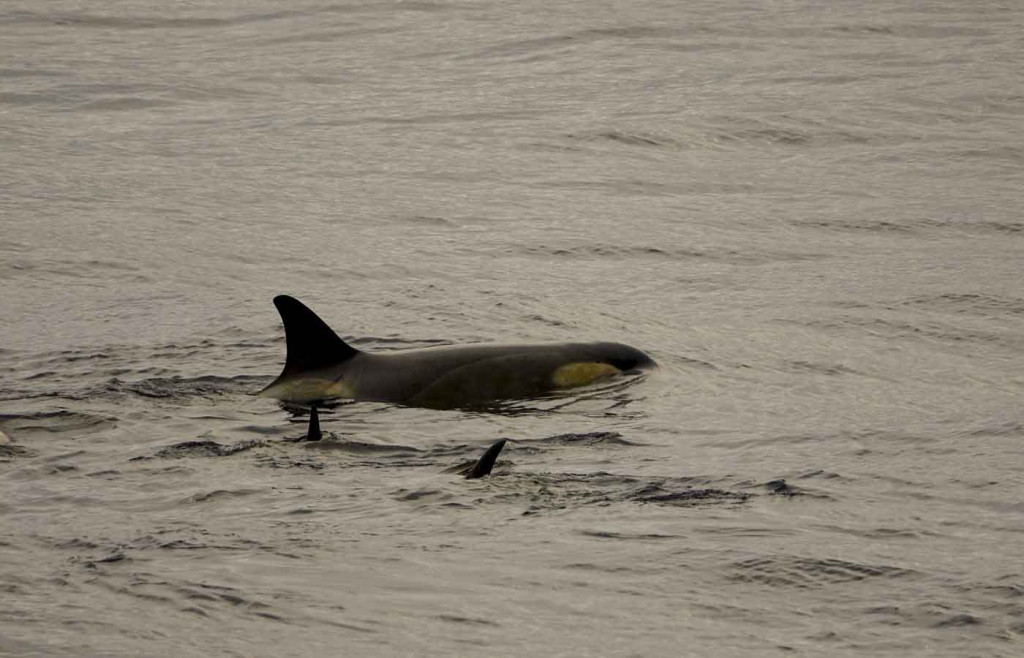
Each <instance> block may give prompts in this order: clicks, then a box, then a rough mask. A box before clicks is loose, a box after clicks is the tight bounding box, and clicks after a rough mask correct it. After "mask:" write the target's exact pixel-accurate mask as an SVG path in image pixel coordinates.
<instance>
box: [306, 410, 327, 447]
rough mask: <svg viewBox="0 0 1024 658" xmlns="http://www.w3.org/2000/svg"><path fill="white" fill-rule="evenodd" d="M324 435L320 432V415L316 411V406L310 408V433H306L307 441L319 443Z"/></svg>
mask: <svg viewBox="0 0 1024 658" xmlns="http://www.w3.org/2000/svg"><path fill="white" fill-rule="evenodd" d="M323 437H324V435H323V434H322V433H321V432H320V415H319V414H318V413H317V411H316V405H313V406H311V407H310V408H309V431H308V432H306V440H307V441H319V440H320V439H322V438H323Z"/></svg>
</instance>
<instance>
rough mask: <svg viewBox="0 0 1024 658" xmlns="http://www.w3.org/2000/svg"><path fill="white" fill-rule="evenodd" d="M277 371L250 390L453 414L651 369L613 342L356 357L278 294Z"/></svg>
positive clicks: (639, 355)
mask: <svg viewBox="0 0 1024 658" xmlns="http://www.w3.org/2000/svg"><path fill="white" fill-rule="evenodd" d="M274 305H275V306H276V307H277V310H278V312H279V313H280V314H281V320H282V322H283V323H284V333H285V344H286V346H287V350H288V353H287V356H286V358H285V365H284V370H282V372H281V374H280V376H278V378H277V379H275V380H274V381H273V382H272V383H271V384H270V385H269V386H267V387H266V388H264V389H263V390H262V391H260V392H259V393H257V395H261V396H263V397H269V398H275V399H278V400H282V401H285V402H291V403H299V404H309V403H316V402H320V401H323V400H330V399H335V398H350V399H354V400H373V401H377V402H391V403H394V404H401V405H406V406H412V407H426V408H430V409H456V408H466V407H474V406H481V405H485V404H487V403H490V402H495V401H498V400H509V399H518V398H529V397H535V396H538V395H543V394H545V393H548V392H550V391H553V390H556V389H560V388H569V387H573V386H585V385H587V384H592V383H594V382H596V381H599V380H602V379H605V378H608V377H611V376H614V375H617V374H620V373H624V372H627V373H628V372H634V371H638V370H644V369H648V368H654V367H655V366H656V365H657V364H655V362H654V360H653V359H651V357H649V356H647V355H646V354H644V353H643V352H641V351H640V350H638V349H636V348H634V347H630V346H628V345H622V344H620V343H555V344H549V345H492V344H482V345H459V346H450V347H428V348H424V349H412V350H400V351H395V352H388V353H372V352H363V351H360V350H357V349H355V348H354V347H352V346H350V345H348V344H347V343H346V342H345V341H343V340H342V339H341V338H339V337H338V335H337V334H336V333H334V331H333V330H332V329H331V328H330V327H328V326H327V324H326V323H325V322H324V321H323V320H321V319H320V318H319V317H317V315H316V313H314V312H313V311H311V310H309V308H307V307H306V306H305V305H304V304H302V302H300V301H299V300H297V299H295V298H294V297H289V296H288V295H279V296H277V297H275V298H274Z"/></svg>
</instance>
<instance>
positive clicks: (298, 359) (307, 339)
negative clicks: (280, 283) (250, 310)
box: [274, 295, 359, 377]
mask: <svg viewBox="0 0 1024 658" xmlns="http://www.w3.org/2000/svg"><path fill="white" fill-rule="evenodd" d="M274 306H276V307H277V312H278V313H280V314H281V321H282V322H283V323H284V339H285V344H286V345H287V347H288V356H287V357H286V358H285V364H284V370H283V371H282V372H281V376H282V377H284V376H286V375H292V374H295V373H299V372H305V371H307V370H319V369H321V368H327V367H329V366H333V365H335V364H338V363H341V362H342V361H347V360H348V359H351V358H352V357H353V356H355V355H356V354H359V350H357V349H355V348H354V347H351V346H349V345H348V344H347V343H346V342H345V341H343V340H342V339H341V338H339V337H338V334H336V333H334V330H333V329H331V328H330V327H328V326H327V323H325V322H324V321H323V320H321V319H320V318H319V317H318V316H317V314H316V313H314V312H313V311H311V310H309V308H307V307H306V305H305V304H303V303H302V302H300V301H299V300H297V299H295V298H294V297H289V296H288V295H278V296H277V297H274Z"/></svg>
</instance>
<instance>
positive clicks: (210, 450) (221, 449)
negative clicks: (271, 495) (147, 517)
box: [129, 439, 266, 462]
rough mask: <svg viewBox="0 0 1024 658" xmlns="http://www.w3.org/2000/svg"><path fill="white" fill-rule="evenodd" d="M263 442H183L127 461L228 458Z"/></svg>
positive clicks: (263, 443) (261, 444)
mask: <svg viewBox="0 0 1024 658" xmlns="http://www.w3.org/2000/svg"><path fill="white" fill-rule="evenodd" d="M265 445H266V443H265V442H264V441H257V440H248V441H239V442H237V443H232V444H227V445H226V444H223V443H217V442H216V441H210V440H209V439H202V440H199V441H183V442H181V443H176V444H174V445H172V446H167V447H166V448H161V449H160V450H158V451H157V452H156V454H154V455H153V456H152V457H147V456H141V457H133V458H132V459H130V460H129V461H133V462H134V461H143V460H147V459H181V458H184V457H229V456H231V455H236V454H238V453H240V452H246V451H248V450H252V449H253V448H260V447H263V446H265Z"/></svg>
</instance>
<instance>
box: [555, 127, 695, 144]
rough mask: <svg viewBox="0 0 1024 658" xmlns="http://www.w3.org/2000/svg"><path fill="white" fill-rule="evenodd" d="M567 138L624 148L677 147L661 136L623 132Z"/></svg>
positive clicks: (588, 133)
mask: <svg viewBox="0 0 1024 658" xmlns="http://www.w3.org/2000/svg"><path fill="white" fill-rule="evenodd" d="M567 137H568V138H569V139H571V140H574V141H582V142H598V143H600V142H611V143H614V144H622V145H625V146H639V147H678V146H680V144H679V142H677V141H676V140H674V139H672V138H670V137H665V136H662V135H655V134H650V133H643V132H633V131H625V130H599V131H588V132H579V133H569V134H568V135H567Z"/></svg>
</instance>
